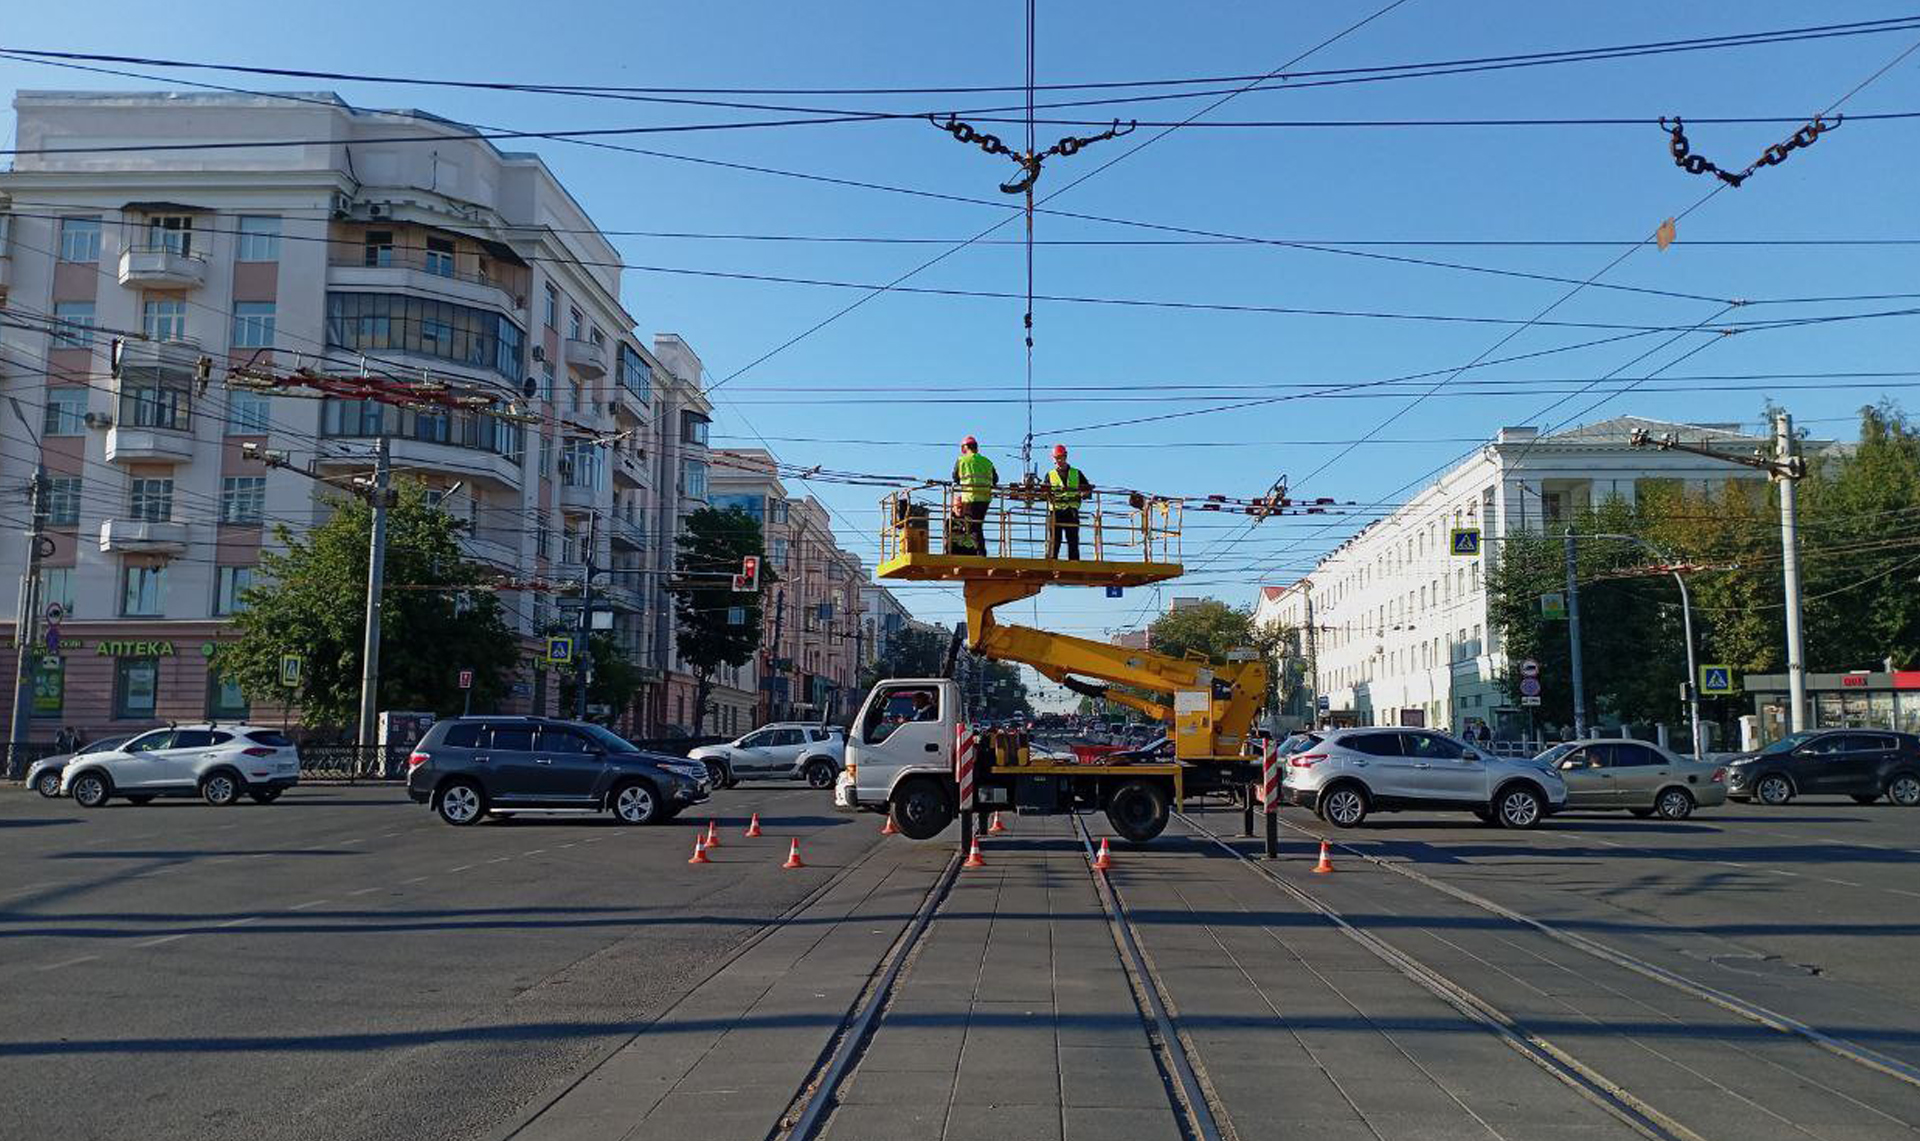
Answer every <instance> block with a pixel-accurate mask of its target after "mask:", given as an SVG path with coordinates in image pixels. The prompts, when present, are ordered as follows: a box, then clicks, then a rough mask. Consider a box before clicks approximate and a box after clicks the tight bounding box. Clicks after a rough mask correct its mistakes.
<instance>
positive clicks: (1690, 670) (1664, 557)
mask: <svg viewBox="0 0 1920 1141" xmlns="http://www.w3.org/2000/svg"><path fill="white" fill-rule="evenodd" d="M1587 538H1589V539H1616V540H1619V541H1620V542H1623V543H1635V544H1638V545H1639V546H1642V547H1645V548H1646V549H1647V550H1649V551H1652V552H1653V554H1654V557H1655V558H1658V559H1660V560H1661V561H1662V562H1664V563H1665V564H1666V571H1667V573H1668V574H1671V575H1672V576H1673V581H1674V583H1675V584H1677V585H1678V586H1679V587H1680V623H1681V626H1682V627H1683V628H1684V630H1685V632H1686V639H1687V687H1686V688H1687V717H1688V720H1689V721H1690V722H1691V723H1692V726H1693V758H1694V760H1703V759H1705V750H1706V745H1705V743H1704V742H1703V741H1701V739H1700V667H1699V666H1698V665H1697V664H1696V663H1695V661H1694V651H1693V598H1692V596H1691V595H1690V594H1688V592H1687V579H1686V576H1685V575H1683V574H1681V573H1680V568H1679V567H1678V566H1676V565H1675V564H1674V561H1673V559H1672V557H1671V556H1669V555H1668V554H1666V552H1664V551H1662V550H1661V549H1660V548H1658V547H1656V546H1654V545H1653V544H1652V543H1649V542H1647V541H1646V540H1645V539H1642V538H1641V537H1640V536H1638V535H1588V536H1587Z"/></svg>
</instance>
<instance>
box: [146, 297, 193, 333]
mask: <svg viewBox="0 0 1920 1141" xmlns="http://www.w3.org/2000/svg"><path fill="white" fill-rule="evenodd" d="M140 328H141V331H143V332H145V333H146V335H147V336H148V337H150V338H151V339H153V340H156V341H178V340H182V339H184V338H185V337H186V335H187V303H186V301H185V299H183V298H179V297H152V298H148V299H147V302H146V304H145V305H143V306H142V307H141V309H140Z"/></svg>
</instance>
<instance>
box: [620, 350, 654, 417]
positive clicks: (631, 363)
mask: <svg viewBox="0 0 1920 1141" xmlns="http://www.w3.org/2000/svg"><path fill="white" fill-rule="evenodd" d="M615 370H616V375H617V376H618V378H619V381H620V386H621V387H622V388H625V389H626V390H627V391H628V392H631V393H633V394H634V395H635V396H638V397H639V398H640V402H641V403H642V404H645V403H646V402H647V401H648V400H649V399H651V398H652V396H653V369H652V368H650V367H649V366H648V365H647V362H646V358H644V357H642V356H641V355H640V353H639V351H638V350H636V349H635V348H634V347H633V346H632V345H627V344H622V345H621V346H620V355H619V357H618V358H617V360H616V364H615Z"/></svg>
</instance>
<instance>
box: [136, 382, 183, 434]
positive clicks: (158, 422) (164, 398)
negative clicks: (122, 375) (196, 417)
mask: <svg viewBox="0 0 1920 1141" xmlns="http://www.w3.org/2000/svg"><path fill="white" fill-rule="evenodd" d="M192 415H193V405H192V397H191V395H190V394H189V393H188V391H187V390H186V389H185V388H180V387H175V386H173V385H167V384H161V383H159V382H156V381H146V382H139V381H134V380H130V379H123V380H122V381H121V382H120V424H121V426H122V427H127V428H166V429H168V430H170V431H174V432H184V431H187V430H188V428H189V427H190V426H191V424H192Z"/></svg>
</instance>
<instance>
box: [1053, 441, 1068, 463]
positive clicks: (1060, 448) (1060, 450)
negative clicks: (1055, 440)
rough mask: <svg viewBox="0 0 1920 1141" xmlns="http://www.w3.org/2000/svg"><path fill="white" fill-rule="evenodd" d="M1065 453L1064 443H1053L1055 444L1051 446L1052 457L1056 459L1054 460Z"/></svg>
mask: <svg viewBox="0 0 1920 1141" xmlns="http://www.w3.org/2000/svg"><path fill="white" fill-rule="evenodd" d="M1066 454H1067V446H1066V445H1065V444H1055V445H1054V446H1053V458H1054V459H1056V460H1057V459H1060V458H1062V457H1064V456H1065V455H1066Z"/></svg>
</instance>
